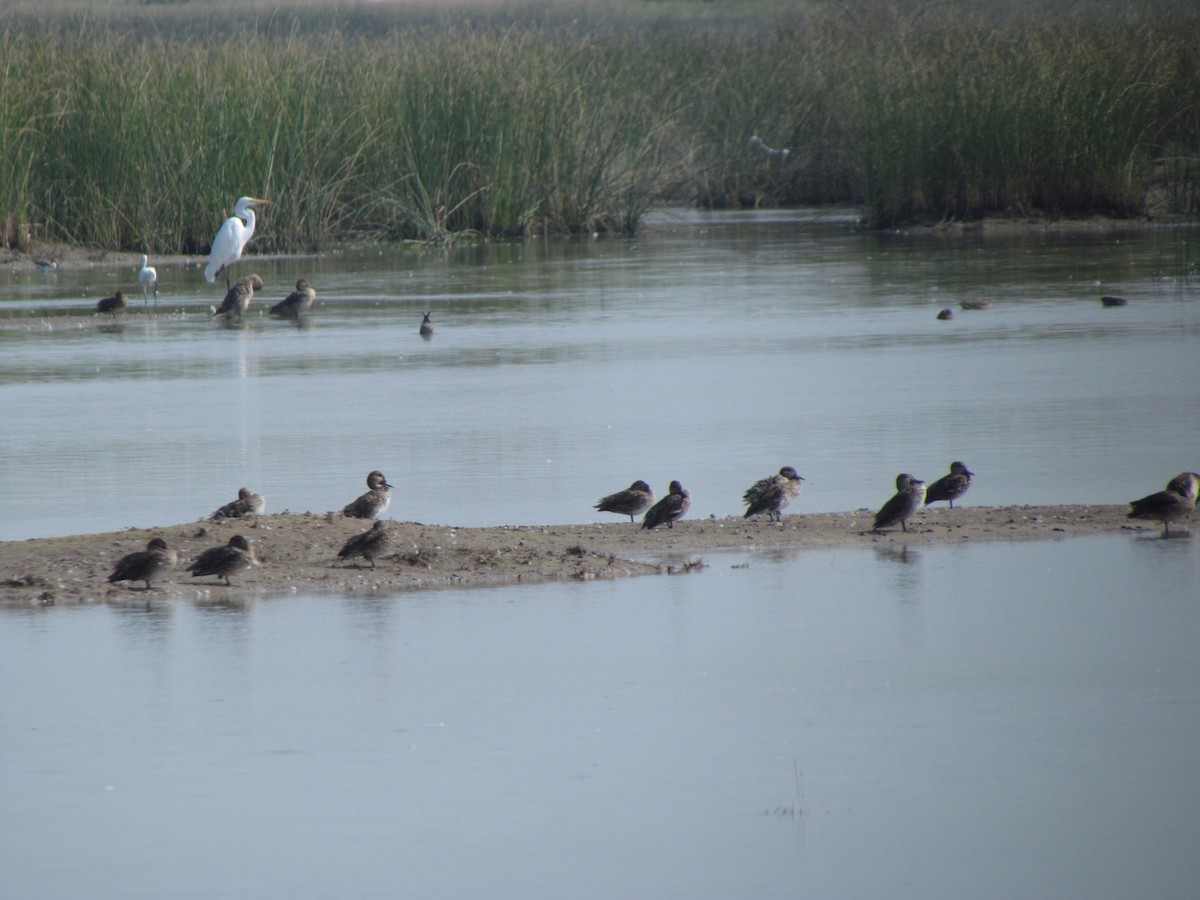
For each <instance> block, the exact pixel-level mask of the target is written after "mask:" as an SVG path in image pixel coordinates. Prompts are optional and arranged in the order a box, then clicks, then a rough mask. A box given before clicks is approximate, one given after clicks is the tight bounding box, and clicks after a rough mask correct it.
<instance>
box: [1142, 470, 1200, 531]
mask: <svg viewBox="0 0 1200 900" xmlns="http://www.w3.org/2000/svg"><path fill="white" fill-rule="evenodd" d="M1198 496H1200V475H1198V474H1196V473H1195V472H1183V473H1181V474H1179V475H1176V476H1175V477H1174V478H1172V479H1171V480H1170V481H1169V482H1167V489H1166V490H1165V491H1159V492H1158V493H1157V494H1151V495H1150V496H1148V497H1143V498H1142V499H1141V500H1133V501H1131V502H1130V504H1129V507H1130V509H1129V516H1128V518H1130V519H1149V520H1151V521H1157V522H1162V523H1163V534H1164V535H1169V534H1170V533H1171V526H1170V523H1171V522H1178V521H1179V520H1180V519H1185V518H1187V517H1188V516H1190V515H1191V514H1192V511H1193V510H1195V508H1196V499H1197V497H1198Z"/></svg>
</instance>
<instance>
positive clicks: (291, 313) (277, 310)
mask: <svg viewBox="0 0 1200 900" xmlns="http://www.w3.org/2000/svg"><path fill="white" fill-rule="evenodd" d="M316 299H317V292H316V291H315V290H313V287H312V285H310V284H309V283H308V279H307V278H298V279H296V289H295V290H294V291H292V292H291V293H290V294H288V295H287V296H286V297H284V298H283V299H282V300H280V301H279V302H278V303H276V304H275V305H274V306H272V307H271V309H270V310H269V312H270V313H271V315H273V316H284V317H287V318H292V319H294V318H296V317H297V316H299V315H300V314H301V313H305V312H308V311H309V309H311V308H312V305H313V303H314V301H316Z"/></svg>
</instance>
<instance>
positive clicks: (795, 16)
mask: <svg viewBox="0 0 1200 900" xmlns="http://www.w3.org/2000/svg"><path fill="white" fill-rule="evenodd" d="M106 9H108V10H109V11H108V12H107V13H89V12H82V13H81V12H78V11H76V10H67V11H64V12H59V13H53V12H49V13H48V12H46V11H44V10H43V11H41V12H39V13H38V14H36V15H35V14H31V13H27V12H21V11H14V12H9V13H8V14H7V15H6V16H4V17H0V222H2V223H3V225H4V239H5V241H6V243H8V244H13V243H20V242H21V241H22V240H26V239H28V238H29V237H30V236H33V235H36V236H41V237H46V238H49V239H58V240H67V241H72V242H77V243H82V244H92V245H99V246H105V247H112V248H123V249H131V250H143V251H145V252H148V253H152V254H155V253H172V252H185V253H198V252H204V251H205V250H206V249H207V246H208V241H209V240H211V238H212V235H213V234H214V233H215V227H216V224H217V223H218V222H219V221H220V220H221V219H222V218H223V217H224V216H226V215H228V213H229V209H230V207H231V204H232V202H233V200H234V199H235V198H236V197H237V196H239V195H241V194H255V195H258V196H266V197H269V198H271V199H272V200H274V201H275V205H274V206H273V207H272V208H271V210H270V213H269V216H268V218H267V221H266V222H265V223H264V227H263V228H262V229H261V230H260V231H259V233H258V234H257V235H256V238H255V240H256V245H257V246H258V247H259V248H261V249H280V250H282V249H299V248H319V247H321V246H322V245H323V244H325V243H326V242H330V241H340V240H345V239H348V238H363V237H367V238H378V239H389V240H393V239H416V240H423V241H434V242H439V241H440V242H445V241H451V240H454V239H455V238H457V237H459V236H462V235H484V236H505V235H524V234H531V233H543V232H556V231H563V232H568V231H589V232H591V231H605V230H618V231H632V230H634V229H635V228H636V227H637V224H638V220H639V218H640V217H641V215H642V213H643V212H644V211H645V210H646V209H647V208H648V207H649V206H650V205H652V204H654V203H656V202H659V201H661V200H664V199H666V200H686V201H688V202H693V203H700V204H705V205H709V206H727V205H762V204H786V203H826V202H839V203H845V202H854V203H861V204H862V205H863V207H864V210H865V213H866V219H867V221H868V222H870V223H871V224H873V225H877V226H884V225H895V224H900V223H903V222H908V221H912V220H914V219H918V220H921V219H923V220H933V221H937V220H943V219H968V218H973V217H976V216H981V215H985V214H988V213H996V212H1001V213H1004V212H1008V213H1032V212H1040V213H1043V214H1050V215H1070V214H1077V213H1092V212H1101V213H1108V214H1116V215H1134V214H1140V213H1143V212H1145V211H1146V210H1147V204H1148V203H1149V202H1150V200H1151V199H1155V200H1160V201H1162V202H1163V203H1165V204H1166V206H1167V207H1168V208H1170V209H1172V210H1173V211H1177V212H1181V213H1184V214H1189V215H1193V216H1195V215H1197V213H1198V212H1200V197H1198V193H1200V192H1198V190H1197V183H1198V181H1200V178H1198V174H1197V173H1198V166H1197V163H1196V160H1197V158H1198V157H1200V112H1198V111H1197V110H1200V96H1198V87H1197V85H1198V84H1200V81H1198V77H1200V72H1198V71H1197V63H1196V61H1195V57H1196V54H1195V52H1194V49H1195V46H1196V42H1197V36H1198V34H1200V12H1196V11H1194V10H1192V9H1190V8H1189V7H1187V6H1183V5H1178V6H1177V5H1173V4H1169V3H1165V2H1164V3H1159V4H1155V5H1154V6H1153V7H1152V8H1150V9H1149V10H1147V11H1145V12H1141V13H1136V12H1131V11H1129V10H1127V9H1126V8H1125V7H1123V6H1119V5H1117V4H1113V5H1112V6H1104V7H1102V9H1101V11H1100V13H1099V14H1097V13H1096V10H1095V8H1093V9H1092V10H1091V11H1090V12H1089V14H1088V15H1086V16H1085V15H1082V14H1077V13H1072V12H1069V11H1068V12H1062V13H1057V12H1039V13H1037V14H1032V13H1025V12H1022V11H1021V10H1020V9H1016V10H1015V11H1013V10H1010V11H1008V12H1007V13H1005V14H998V13H997V12H996V10H995V9H991V8H989V9H990V11H988V12H986V13H985V12H971V11H969V10H964V9H962V8H959V7H956V8H954V9H951V8H949V7H938V6H936V5H935V6H928V7H923V8H922V9H921V10H920V11H919V12H915V13H913V12H907V11H905V10H903V9H900V8H893V7H890V6H886V5H881V4H879V5H877V4H859V5H854V6H837V7H834V6H832V5H830V6H826V5H823V4H817V3H814V4H813V5H811V6H800V7H795V6H793V5H791V4H787V5H784V4H772V3H770V2H765V0H763V2H759V3H757V4H755V5H753V7H751V9H752V12H751V13H738V14H731V13H729V11H728V10H729V8H728V7H725V6H719V5H712V4H687V3H683V2H677V3H672V4H666V3H664V4H629V5H625V6H621V7H617V8H613V7H610V6H605V7H603V8H600V7H591V6H580V7H573V8H565V9H564V8H561V7H557V6H537V5H533V4H527V5H523V6H512V5H508V6H503V5H497V6H489V7H475V6H472V5H471V4H470V3H468V2H465V0H464V2H463V3H461V4H458V5H455V6H453V7H450V8H449V10H447V8H445V7H440V6H438V5H436V4H431V5H427V6H415V7H404V8H401V9H397V8H391V7H362V8H356V9H354V10H351V11H341V10H339V9H338V8H336V7H333V8H331V7H325V6H316V5H314V6H312V7H304V6H302V7H298V8H295V9H292V10H290V11H289V12H287V13H281V12H279V11H278V10H276V9H275V8H273V7H271V8H265V7H263V8H260V7H256V6H255V5H254V4H253V3H251V4H249V5H245V6H240V7H233V6H219V5H199V4H197V5H196V6H195V7H194V8H193V7H192V6H191V5H190V4H188V5H184V6H170V7H168V6H166V5H151V6H146V7H143V8H133V7H120V8H116V9H115V11H113V8H109V7H106ZM714 9H715V10H718V12H719V13H720V14H713V12H712V11H713V10H714ZM751 134H758V135H761V136H762V137H763V139H764V140H766V142H767V143H769V144H770V145H771V146H775V147H787V148H789V149H790V150H791V153H790V154H789V156H788V157H787V158H786V159H780V158H776V157H768V156H765V155H764V154H762V153H760V152H758V151H756V150H755V149H754V148H752V147H751V146H750V145H749V143H748V138H749V136H750V135H751Z"/></svg>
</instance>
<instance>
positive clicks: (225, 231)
mask: <svg viewBox="0 0 1200 900" xmlns="http://www.w3.org/2000/svg"><path fill="white" fill-rule="evenodd" d="M270 202H271V201H270V200H259V199H258V198H257V197H242V198H240V199H239V200H238V202H237V203H235V204H234V205H233V215H232V216H230V217H229V218H228V219H226V220H225V223H224V224H223V225H222V226H221V230H220V231H218V232H217V236H216V237H215V238H213V242H212V250H211V251H209V254H208V265H207V266H205V267H204V280H205V281H207V282H208V283H209V284H213V283H215V282H216V280H217V275H219V274H220V272H221V270H222V269H224V270H225V289H226V290H229V289H230V288H231V287H232V285H231V284H230V282H229V267H230V266H232V265H233V264H234V263H235V262H237V261H238V260H239V259H241V258H242V250H243V248H245V246H246V244H248V243H249V242H250V238H252V237H254V210H253V209H251V207H253V206H255V205H256V204H264V205H265V204H269V203H270Z"/></svg>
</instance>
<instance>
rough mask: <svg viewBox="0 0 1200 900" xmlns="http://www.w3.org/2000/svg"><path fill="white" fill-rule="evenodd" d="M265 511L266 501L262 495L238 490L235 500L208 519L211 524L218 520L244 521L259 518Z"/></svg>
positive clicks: (246, 489)
mask: <svg viewBox="0 0 1200 900" xmlns="http://www.w3.org/2000/svg"><path fill="white" fill-rule="evenodd" d="M266 511H267V501H266V500H265V499H264V498H263V495H262V494H256V493H254V492H253V491H252V490H250V488H239V489H238V495H237V499H236V500H232V501H230V502H229V503H226V504H225V505H224V506H222V507H221V508H220V509H218V510H217V511H216V512H215V513H213V514H212V515H211V516H209V517H208V518H209V519H210V520H211V521H213V522H215V521H217V520H218V519H244V518H247V517H249V516H261V515H262V514H263V513H264V512H266Z"/></svg>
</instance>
